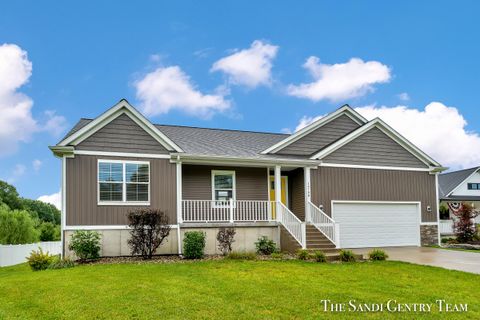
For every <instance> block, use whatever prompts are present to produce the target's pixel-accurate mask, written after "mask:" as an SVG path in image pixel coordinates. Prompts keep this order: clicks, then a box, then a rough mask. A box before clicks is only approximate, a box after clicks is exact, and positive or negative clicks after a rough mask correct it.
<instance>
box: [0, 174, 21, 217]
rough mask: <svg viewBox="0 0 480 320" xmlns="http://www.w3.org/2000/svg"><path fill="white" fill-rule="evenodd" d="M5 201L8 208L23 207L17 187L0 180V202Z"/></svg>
mask: <svg viewBox="0 0 480 320" xmlns="http://www.w3.org/2000/svg"><path fill="white" fill-rule="evenodd" d="M2 202H3V203H5V204H6V205H7V206H8V207H9V208H10V209H12V210H16V209H23V205H22V200H21V199H20V197H19V196H18V192H17V189H16V188H15V187H14V186H12V185H11V184H9V183H7V182H5V181H2V180H0V203H2Z"/></svg>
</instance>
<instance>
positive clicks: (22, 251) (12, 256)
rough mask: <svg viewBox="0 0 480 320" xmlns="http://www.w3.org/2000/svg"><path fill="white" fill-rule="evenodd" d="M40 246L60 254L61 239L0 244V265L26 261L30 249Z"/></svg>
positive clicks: (44, 249)
mask: <svg viewBox="0 0 480 320" xmlns="http://www.w3.org/2000/svg"><path fill="white" fill-rule="evenodd" d="M39 247H40V248H42V250H43V251H44V252H47V251H48V252H49V253H50V254H60V253H61V251H62V242H61V241H54V242H53V241H52V242H37V243H29V244H12V245H0V267H5V266H13V265H15V264H19V263H23V262H26V261H27V257H28V256H29V255H30V252H32V250H38V248H39Z"/></svg>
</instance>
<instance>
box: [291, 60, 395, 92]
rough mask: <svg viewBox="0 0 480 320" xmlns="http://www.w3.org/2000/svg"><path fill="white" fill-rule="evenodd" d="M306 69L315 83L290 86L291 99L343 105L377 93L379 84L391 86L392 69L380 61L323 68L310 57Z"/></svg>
mask: <svg viewBox="0 0 480 320" xmlns="http://www.w3.org/2000/svg"><path fill="white" fill-rule="evenodd" d="M303 67H304V68H305V69H306V70H307V71H308V72H309V73H310V75H311V76H312V78H313V79H314V81H313V82H310V83H301V84H299V85H293V84H291V85H289V86H288V88H287V93H288V94H289V95H291V96H295V97H299V98H306V99H309V100H312V101H320V100H330V101H340V100H345V99H350V98H355V97H359V96H363V95H365V94H367V93H368V92H371V91H373V90H374V87H373V85H374V84H376V83H385V82H388V81H389V80H390V78H391V74H390V68H389V67H388V66H386V65H384V64H382V63H380V62H378V61H367V62H364V61H363V60H362V59H359V58H352V59H350V61H348V62H346V63H338V64H333V65H329V64H322V63H320V60H319V59H318V58H317V57H314V56H312V57H309V58H308V59H307V61H306V62H305V63H304V65H303Z"/></svg>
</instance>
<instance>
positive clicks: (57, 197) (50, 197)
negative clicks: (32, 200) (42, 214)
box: [37, 191, 62, 210]
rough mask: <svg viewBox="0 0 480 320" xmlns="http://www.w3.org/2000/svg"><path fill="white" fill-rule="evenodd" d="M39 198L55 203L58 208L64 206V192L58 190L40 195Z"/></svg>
mask: <svg viewBox="0 0 480 320" xmlns="http://www.w3.org/2000/svg"><path fill="white" fill-rule="evenodd" d="M37 200H40V201H43V202H46V203H50V204H53V205H54V206H55V207H57V209H58V210H61V208H62V192H61V191H58V192H56V193H53V194H47V195H44V196H40V197H38V199H37Z"/></svg>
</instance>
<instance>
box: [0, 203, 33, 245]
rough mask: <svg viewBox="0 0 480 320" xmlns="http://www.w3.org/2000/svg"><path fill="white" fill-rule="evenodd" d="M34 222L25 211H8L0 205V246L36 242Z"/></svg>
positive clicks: (4, 206)
mask: <svg viewBox="0 0 480 320" xmlns="http://www.w3.org/2000/svg"><path fill="white" fill-rule="evenodd" d="M38 239H39V233H38V231H37V230H36V229H35V222H34V221H33V219H32V218H31V217H30V215H29V214H28V212H27V211H25V210H10V209H9V208H8V206H7V205H5V204H0V244H25V243H35V242H38Z"/></svg>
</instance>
